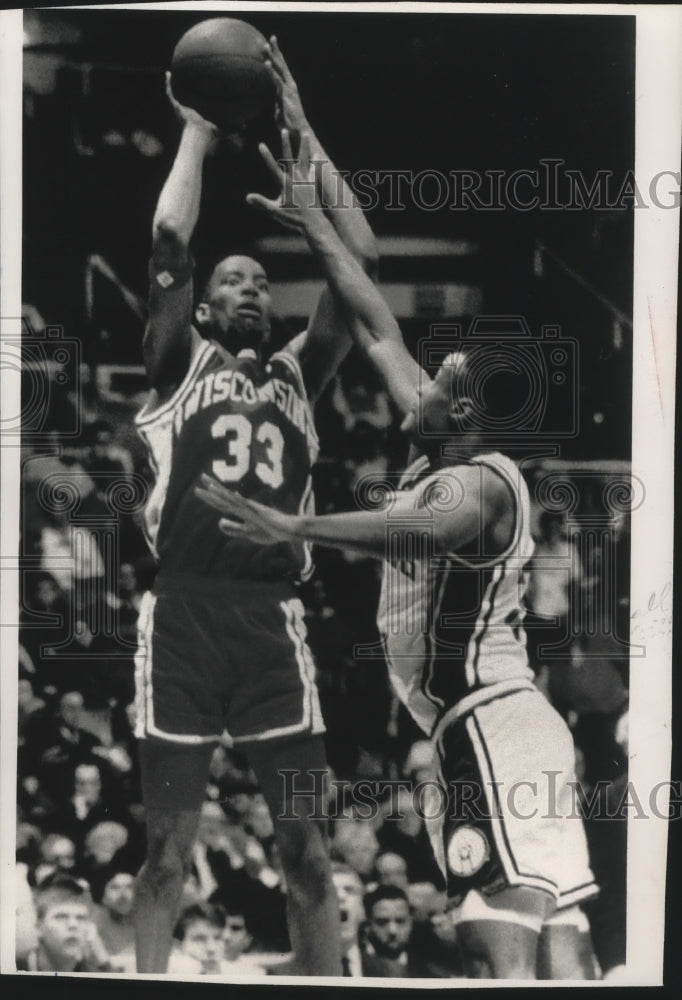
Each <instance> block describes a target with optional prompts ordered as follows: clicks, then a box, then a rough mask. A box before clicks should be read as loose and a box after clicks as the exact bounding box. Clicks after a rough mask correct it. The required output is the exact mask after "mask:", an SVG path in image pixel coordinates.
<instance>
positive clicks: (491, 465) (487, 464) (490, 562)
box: [441, 456, 524, 569]
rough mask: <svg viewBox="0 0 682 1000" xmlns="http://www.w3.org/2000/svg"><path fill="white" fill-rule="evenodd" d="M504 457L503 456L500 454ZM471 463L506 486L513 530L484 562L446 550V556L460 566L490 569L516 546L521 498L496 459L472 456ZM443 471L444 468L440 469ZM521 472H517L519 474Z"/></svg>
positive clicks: (518, 540)
mask: <svg viewBox="0 0 682 1000" xmlns="http://www.w3.org/2000/svg"><path fill="white" fill-rule="evenodd" d="M501 457H504V456H501ZM471 461H472V464H474V465H478V466H483V467H484V468H486V469H490V471H491V472H494V473H495V474H496V475H497V476H498V477H499V478H500V479H501V480H502V481H503V482H504V483H505V485H506V486H507V488H508V489H509V491H510V492H511V495H512V497H513V500H514V508H515V510H514V525H515V527H514V532H513V534H512V539H511V541H510V543H509V545H507V546H506V547H505V548H504V549H503V550H502V552H501V553H500V554H499V555H494V556H491V557H490V558H489V559H486V561H485V562H478V561H477V562H470V561H469V560H468V559H466V558H464V557H463V556H461V555H460V554H459V553H457V552H447V553H446V556H447V558H448V559H453V560H454V561H455V562H457V563H459V564H460V565H461V566H465V567H467V569H492V568H493V567H494V566H497V565H498V564H499V563H502V562H504V561H505V560H506V559H508V558H509V557H510V555H511V554H512V552H513V551H514V549H515V548H517V546H518V544H519V542H520V540H521V537H522V534H523V527H524V525H523V517H524V514H523V504H522V500H521V495H520V490H519V489H518V488H517V487H516V485H515V484H514V483H513V482H512V479H511V477H510V476H509V474H508V473H507V472H506V471H505V470H504V469H503V468H502V467H501V466H500V465H499V464H498V463H497V461H487V460H486V459H485V458H478V457H476V458H473V459H472V460H471ZM442 471H445V470H441V472H442ZM520 475H521V473H520V472H519V476H520Z"/></svg>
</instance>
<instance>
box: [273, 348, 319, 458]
mask: <svg viewBox="0 0 682 1000" xmlns="http://www.w3.org/2000/svg"><path fill="white" fill-rule="evenodd" d="M269 360H270V363H272V362H273V361H281V362H282V363H283V364H284V365H285V366H286V367H287V368H288V369H289V371H291V373H292V374H293V376H294V378H295V379H296V382H297V384H298V389H299V392H300V393H301V396H302V398H303V401H304V403H305V408H306V413H307V415H308V423H309V427H310V432H311V437H312V438H313V440H314V441H315V444H316V446H317V448H318V449H319V446H320V439H319V437H318V436H317V430H316V428H315V419H314V417H313V409H312V406H311V405H310V400H309V399H308V391H307V389H306V387H305V380H304V378H303V372H302V371H301V366H300V364H299V361H298V358H297V357H295V355H294V354H292V353H291V352H290V351H288V350H287V349H286V347H283V348H282V349H281V350H279V351H275V353H274V354H272V355H271V356H270V359H269Z"/></svg>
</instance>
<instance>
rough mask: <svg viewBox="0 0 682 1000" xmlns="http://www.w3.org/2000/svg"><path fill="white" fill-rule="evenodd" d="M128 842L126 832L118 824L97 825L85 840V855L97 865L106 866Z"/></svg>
mask: <svg viewBox="0 0 682 1000" xmlns="http://www.w3.org/2000/svg"><path fill="white" fill-rule="evenodd" d="M127 842H128V831H127V830H126V828H125V827H124V826H122V825H121V824H120V823H110V822H107V823H98V824H97V826H95V827H93V829H92V830H91V831H90V833H89V834H88V835H87V837H86V838H85V853H86V855H87V857H88V859H89V860H90V861H92V862H94V863H95V864H97V865H108V864H109V862H110V861H111V860H112V859H113V857H114V855H115V854H116V852H117V851H118V850H120V849H121V848H122V847H124V846H125V844H126V843H127Z"/></svg>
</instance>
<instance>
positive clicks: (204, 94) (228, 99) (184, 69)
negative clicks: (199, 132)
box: [171, 17, 275, 132]
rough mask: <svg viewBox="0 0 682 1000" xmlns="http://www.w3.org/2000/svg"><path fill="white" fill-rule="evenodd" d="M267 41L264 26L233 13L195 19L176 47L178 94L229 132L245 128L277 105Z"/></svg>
mask: <svg viewBox="0 0 682 1000" xmlns="http://www.w3.org/2000/svg"><path fill="white" fill-rule="evenodd" d="M266 44H267V42H266V39H265V37H264V36H263V35H262V34H261V33H260V31H258V30H257V29H256V28H254V27H252V25H250V24H246V23H245V22H244V21H239V20H237V19H235V18H232V17H216V18H211V19H210V20H208V21H201V22H200V23H199V24H195V25H194V27H193V28H190V30H189V31H187V32H185V34H184V35H183V36H182V38H181V39H180V41H179V42H178V44H177V45H176V47H175V51H174V53H173V60H172V63H171V86H172V90H173V95H174V96H175V98H176V100H177V101H179V102H180V104H184V105H185V106H186V107H188V108H193V109H194V110H195V111H198V112H199V114H200V115H202V117H204V118H206V119H207V120H208V121H210V122H212V123H213V124H214V125H217V126H218V127H219V128H221V129H222V130H223V131H225V132H232V131H236V130H237V129H240V128H243V127H244V125H246V124H247V123H248V122H249V121H251V120H252V119H253V118H256V117H257V116H258V115H260V114H261V112H263V111H265V110H266V109H267V108H268V107H271V106H273V105H274V100H275V87H274V84H273V82H272V80H271V79H270V75H269V73H268V70H267V68H266V66H265V56H264V55H263V46H264V45H266Z"/></svg>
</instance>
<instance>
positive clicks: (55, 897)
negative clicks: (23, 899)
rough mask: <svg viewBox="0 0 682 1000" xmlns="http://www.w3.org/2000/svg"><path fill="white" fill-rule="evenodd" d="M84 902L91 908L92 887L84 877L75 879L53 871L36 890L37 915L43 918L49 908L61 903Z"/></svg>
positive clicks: (40, 918) (39, 918)
mask: <svg viewBox="0 0 682 1000" xmlns="http://www.w3.org/2000/svg"><path fill="white" fill-rule="evenodd" d="M65 902H69V903H73V902H78V903H83V904H84V905H85V906H87V907H88V909H89V908H90V905H91V903H92V897H91V896H90V887H89V886H88V883H87V882H86V881H85V880H84V879H75V878H72V877H71V875H65V874H63V873H62V872H53V873H51V874H50V875H48V876H47V877H46V878H44V879H43V880H42V882H40V883H39V884H38V886H37V887H36V890H35V906H36V916H37V917H38V920H42V919H43V918H44V917H45V914H46V913H47V912H48V910H50V909H52V907H53V906H58V905H59V904H60V903H65Z"/></svg>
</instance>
